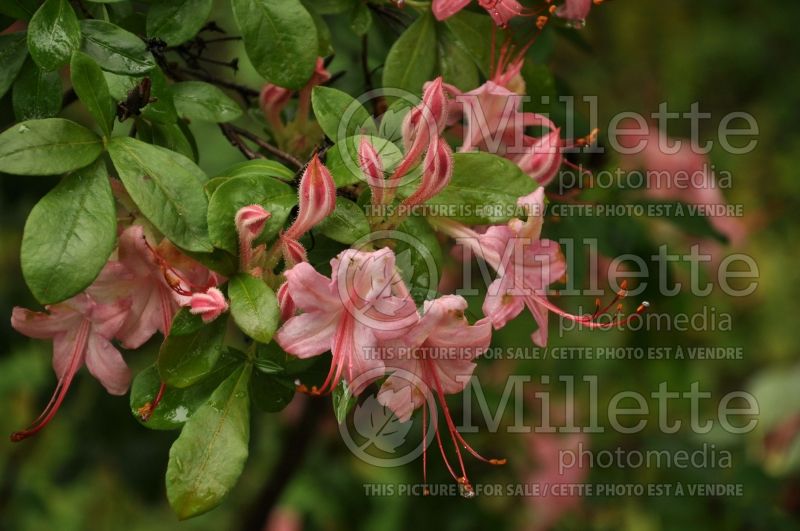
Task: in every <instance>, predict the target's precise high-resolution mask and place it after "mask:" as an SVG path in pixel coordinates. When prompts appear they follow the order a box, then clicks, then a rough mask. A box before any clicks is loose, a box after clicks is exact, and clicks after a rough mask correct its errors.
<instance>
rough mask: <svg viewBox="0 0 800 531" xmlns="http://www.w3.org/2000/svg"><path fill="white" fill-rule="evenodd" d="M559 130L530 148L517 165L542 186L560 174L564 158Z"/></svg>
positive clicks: (541, 138)
mask: <svg viewBox="0 0 800 531" xmlns="http://www.w3.org/2000/svg"><path fill="white" fill-rule="evenodd" d="M560 135H561V132H560V130H559V129H557V128H556V129H553V130H552V131H551V132H549V133H547V134H546V135H544V136H543V137H540V138H537V139H536V141H535V142H534V143H533V144H532V145H531V146H530V147H528V151H527V152H526V153H525V154H524V155H522V157H520V158H519V160H518V161H517V165H518V166H519V167H520V168H521V169H522V171H524V172H525V173H527V174H528V175H530V176H531V178H533V180H535V181H536V182H537V183H539V184H541V185H542V186H545V185H547V184H548V183H550V181H552V180H553V178H554V177H555V176H556V175H557V174H558V170H559V168H561V163H562V162H563V160H564V156H563V155H562V153H561V147H562V144H563V143H562V141H561V136H560Z"/></svg>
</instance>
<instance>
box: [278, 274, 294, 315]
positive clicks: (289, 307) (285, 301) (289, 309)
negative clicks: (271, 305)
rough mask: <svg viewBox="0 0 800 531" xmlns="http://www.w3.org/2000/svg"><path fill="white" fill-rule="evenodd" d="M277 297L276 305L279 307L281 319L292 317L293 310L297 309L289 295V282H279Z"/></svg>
mask: <svg viewBox="0 0 800 531" xmlns="http://www.w3.org/2000/svg"><path fill="white" fill-rule="evenodd" d="M276 295H277V297H278V306H280V309H281V321H284V322H285V321H287V320H289V318H290V317H294V314H295V312H296V311H297V306H296V305H295V303H294V300H293V299H292V296H291V295H289V283H288V282H284V283H283V284H281V287H279V288H278V292H277V293H276Z"/></svg>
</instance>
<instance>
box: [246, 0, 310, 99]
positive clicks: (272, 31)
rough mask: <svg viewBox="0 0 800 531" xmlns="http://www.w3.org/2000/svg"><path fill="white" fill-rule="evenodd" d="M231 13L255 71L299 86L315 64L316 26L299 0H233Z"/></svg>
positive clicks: (288, 85) (281, 81) (286, 83)
mask: <svg viewBox="0 0 800 531" xmlns="http://www.w3.org/2000/svg"><path fill="white" fill-rule="evenodd" d="M232 5H233V14H234V16H235V18H236V23H237V24H238V25H239V29H240V30H241V32H242V37H243V38H244V47H245V51H246V52H247V56H248V57H249V58H250V62H251V63H253V66H254V67H255V69H256V71H258V73H259V74H261V75H262V76H264V77H265V78H266V79H267V80H268V81H270V82H271V83H275V84H276V85H280V86H282V87H286V88H290V89H299V88H302V87H303V85H305V84H306V82H307V81H308V80H309V78H311V74H312V73H313V71H314V67H315V66H316V63H317V51H318V49H319V44H318V41H317V29H316V26H315V25H314V20H313V19H312V18H311V15H310V14H309V13H308V11H306V8H305V7H303V4H301V3H300V2H299V0H233V2H232Z"/></svg>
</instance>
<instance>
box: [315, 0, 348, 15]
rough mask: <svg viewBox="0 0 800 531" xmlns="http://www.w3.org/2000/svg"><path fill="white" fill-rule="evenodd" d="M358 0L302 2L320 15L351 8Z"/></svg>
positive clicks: (342, 11) (341, 11) (336, 12)
mask: <svg viewBox="0 0 800 531" xmlns="http://www.w3.org/2000/svg"><path fill="white" fill-rule="evenodd" d="M358 1H360V0H304V2H303V3H304V4H305V5H306V7H307V8H309V9H313V10H314V11H315V12H317V13H319V14H320V15H336V14H338V13H344V12H345V11H347V10H349V9H353V8H354V7H355V4H356V2H358Z"/></svg>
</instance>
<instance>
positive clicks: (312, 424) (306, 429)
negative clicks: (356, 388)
mask: <svg viewBox="0 0 800 531" xmlns="http://www.w3.org/2000/svg"><path fill="white" fill-rule="evenodd" d="M326 404H327V402H326V401H324V400H318V399H314V398H312V397H308V399H307V400H306V402H305V403H304V404H303V412H302V413H301V416H300V420H299V421H298V422H297V424H295V425H294V426H293V427H292V429H291V431H290V432H289V433H288V434H287V436H286V437H285V438H284V441H285V442H284V445H283V448H282V449H281V454H280V456H279V457H278V460H277V463H276V465H275V467H274V468H273V470H272V471H271V472H270V480H269V481H267V482H266V483H265V484H264V485H263V486H262V487H261V490H260V491H259V492H258V495H257V496H256V497H255V498H254V500H253V502H252V505H251V506H250V508H249V509H248V510H247V512H246V513H245V517H244V519H243V520H242V525H241V527H240V529H241V531H262V530H263V529H264V524H265V522H266V521H267V518H268V517H269V515H270V513H271V512H272V510H273V509H274V508H275V506H276V505H277V504H278V502H279V501H280V498H281V495H282V494H283V491H284V490H285V489H286V487H287V486H288V485H289V483H290V481H291V480H292V477H293V476H294V474H295V473H296V472H297V471H298V470H299V469H300V467H301V466H302V464H303V459H304V458H305V455H306V451H307V450H308V447H309V445H310V443H311V441H313V440H314V437H312V436H310V435H311V434H313V433H314V432H315V431H316V429H317V424H318V423H319V419H320V418H321V416H322V412H323V411H325V409H326V408H325V407H324V406H325V405H326Z"/></svg>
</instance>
